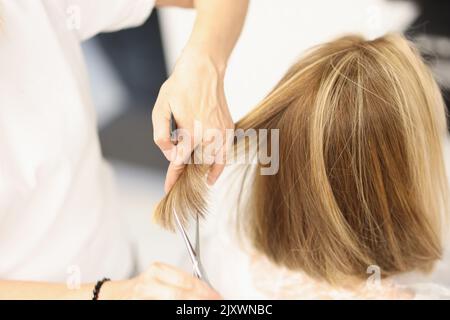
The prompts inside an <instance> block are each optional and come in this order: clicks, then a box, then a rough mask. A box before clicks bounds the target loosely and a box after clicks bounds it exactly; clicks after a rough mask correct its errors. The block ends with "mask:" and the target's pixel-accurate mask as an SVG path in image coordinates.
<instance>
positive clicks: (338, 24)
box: [161, 0, 416, 121]
mask: <svg viewBox="0 0 450 320" xmlns="http://www.w3.org/2000/svg"><path fill="white" fill-rule="evenodd" d="M415 15H416V10H415V8H414V7H413V6H412V5H411V4H409V3H405V2H401V1H400V2H393V1H385V0H251V5H250V10H249V14H248V19H247V22H246V25H245V28H244V31H243V33H242V36H241V39H240V41H239V43H238V45H237V47H236V49H235V51H234V53H233V55H232V58H231V60H230V63H229V68H228V73H227V77H226V94H227V98H228V103H229V105H230V110H231V114H232V116H233V118H234V120H235V121H236V120H237V119H239V118H240V117H241V116H243V115H244V114H245V113H246V112H247V111H249V110H250V109H251V108H252V107H253V106H255V105H256V104H257V103H258V102H259V101H260V100H261V99H262V98H264V96H265V95H266V94H267V93H268V91H269V90H270V89H271V88H272V87H273V86H274V85H275V83H276V82H277V81H278V80H279V79H280V78H281V76H282V75H283V73H284V72H285V71H286V70H287V68H288V67H289V66H290V65H291V64H292V63H293V62H294V61H295V60H296V58H298V57H299V55H300V54H301V53H302V52H303V51H304V50H305V49H308V48H310V47H311V46H313V45H315V44H318V43H321V42H324V41H326V40H329V39H332V38H333V37H336V36H338V35H341V34H343V33H349V32H353V33H361V34H363V35H365V36H367V37H369V38H373V37H376V36H379V35H382V34H383V33H385V32H387V31H401V30H402V29H403V28H405V27H406V26H407V25H408V23H409V22H411V21H412V20H413V19H414V17H415ZM194 19H195V13H194V12H192V10H183V9H173V8H170V9H162V10H161V28H162V32H163V43H164V47H165V51H166V58H167V62H168V68H169V70H171V69H172V68H173V66H174V64H175V61H176V58H177V56H178V55H179V53H180V52H181V50H182V48H183V46H184V44H185V43H186V41H187V38H188V36H189V33H190V31H191V29H192V25H193V21H194Z"/></svg>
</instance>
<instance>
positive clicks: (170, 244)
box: [83, 0, 450, 269]
mask: <svg viewBox="0 0 450 320" xmlns="http://www.w3.org/2000/svg"><path fill="white" fill-rule="evenodd" d="M449 18H450V2H449V1H430V0H428V1H426V0H415V1H414V0H411V1H408V0H340V1H334V0H314V1H313V0H276V1H275V0H252V1H251V4H250V9H249V14H248V18H247V22H246V25H245V27H244V31H243V33H242V36H241V38H240V40H239V42H238V44H237V47H236V49H235V50H234V53H233V55H232V57H231V60H230V62H229V68H228V71H227V76H226V83H225V90H226V95H227V99H228V103H229V106H230V110H231V114H232V116H233V119H234V120H235V121H236V120H238V119H239V118H240V117H241V116H243V115H244V114H245V113H246V112H248V111H249V110H250V109H251V108H252V107H253V106H254V105H256V104H257V103H258V102H259V101H260V100H261V99H262V98H263V97H264V96H265V95H266V94H267V93H268V92H269V90H270V89H271V88H272V87H273V86H274V85H275V83H276V82H277V81H278V80H279V79H280V78H281V76H282V75H283V73H284V72H285V71H286V70H287V68H288V67H289V66H290V65H291V64H292V63H293V62H294V61H295V60H296V59H297V58H298V57H299V56H300V55H301V53H302V52H303V51H304V50H305V49H308V48H310V47H311V46H313V45H316V44H319V43H322V42H324V41H327V40H330V39H332V38H334V37H337V36H339V35H342V34H345V33H360V34H363V35H365V36H366V37H368V38H375V37H377V36H380V35H383V34H384V33H386V32H389V31H401V32H406V33H407V35H408V36H409V37H410V38H411V39H413V40H414V41H416V42H417V43H418V44H419V45H420V47H421V50H422V51H423V54H424V56H425V57H426V58H427V60H428V61H429V63H430V65H431V66H432V68H433V70H434V71H435V74H436V77H437V78H438V80H439V81H440V83H441V84H442V87H443V91H444V94H445V95H446V102H447V105H449V100H448V97H449V93H448V92H449V90H450V24H449V23H448V21H449ZM194 19H195V12H194V11H192V10H184V9H173V8H168V9H162V10H154V11H153V13H152V15H151V16H150V17H149V19H148V20H147V22H146V23H145V24H144V25H143V26H141V27H139V28H135V29H130V30H124V31H120V32H116V33H111V34H101V35H99V36H97V37H96V38H94V39H92V40H90V41H88V42H86V43H84V45H83V47H84V51H85V54H86V60H87V64H88V69H89V72H90V78H91V87H92V93H93V96H94V102H95V105H96V108H97V113H98V128H99V132H100V140H101V145H102V150H103V154H104V155H105V157H106V158H107V159H108V161H109V162H110V163H111V164H112V165H113V167H114V169H115V172H116V177H117V182H118V186H119V191H120V196H119V199H118V200H119V205H120V210H121V212H122V213H123V217H124V219H125V221H126V223H127V227H128V231H129V235H130V237H131V238H132V240H133V243H134V245H135V248H136V253H137V259H138V268H139V269H143V268H145V267H147V266H148V265H149V263H151V262H152V261H154V260H161V261H164V262H168V263H172V264H176V265H180V263H181V260H182V257H184V252H185V248H184V243H183V242H182V241H181V239H180V238H179V237H178V236H177V235H174V234H170V233H168V232H166V231H163V230H162V229H160V228H159V227H157V226H155V225H153V224H152V223H151V213H152V210H153V208H154V206H155V204H156V203H157V202H158V200H159V199H160V198H161V197H162V196H163V184H164V175H165V170H166V167H167V163H166V161H165V159H164V158H163V156H162V155H161V154H160V152H159V150H158V149H157V148H156V146H155V145H154V144H153V139H152V125H151V110H152V107H153V104H154V102H155V100H156V97H157V94H158V91H159V87H160V86H161V84H162V83H163V82H164V81H165V79H166V78H167V76H168V75H169V74H170V71H171V70H172V68H173V66H174V64H175V62H176V59H177V57H178V55H179V53H180V52H181V50H182V48H183V47H184V44H185V43H186V41H187V38H188V36H189V33H190V30H191V28H192V25H193V22H194ZM161 243H164V246H161V245H160V244H161Z"/></svg>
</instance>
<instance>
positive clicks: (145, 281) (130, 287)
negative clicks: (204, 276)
mask: <svg viewBox="0 0 450 320" xmlns="http://www.w3.org/2000/svg"><path fill="white" fill-rule="evenodd" d="M100 299H107V300H116V299H120V300H122V299H127V300H129V299H132V300H214V299H222V298H221V296H220V295H219V294H218V293H217V292H215V291H214V290H213V289H211V288H210V287H209V286H208V285H207V284H206V283H204V282H203V281H200V280H198V279H197V278H194V277H193V276H191V275H189V274H187V273H185V272H183V271H181V270H179V269H177V268H175V267H171V266H169V265H166V264H162V263H154V264H152V265H151V266H150V268H149V269H148V270H147V271H145V272H144V273H142V274H140V275H139V276H137V277H135V278H133V279H130V280H124V281H116V282H114V281H113V282H105V283H104V284H103V287H102V289H101V291H100Z"/></svg>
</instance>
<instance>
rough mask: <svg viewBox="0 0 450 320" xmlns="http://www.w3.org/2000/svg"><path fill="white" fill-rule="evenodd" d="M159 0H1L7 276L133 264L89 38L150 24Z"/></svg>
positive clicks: (0, 239) (0, 159)
mask: <svg viewBox="0 0 450 320" xmlns="http://www.w3.org/2000/svg"><path fill="white" fill-rule="evenodd" d="M153 5H154V0H132V1H130V0H0V21H1V27H0V279H2V280H5V279H14V280H40V281H68V279H69V278H70V277H71V276H72V277H73V276H76V277H79V278H80V280H81V282H88V281H96V280H98V279H100V278H102V277H110V278H113V279H120V278H124V277H127V276H129V274H130V272H131V270H132V257H131V250H130V247H129V245H128V242H127V240H126V237H125V235H124V234H123V233H122V231H121V230H122V229H121V224H120V220H119V216H118V213H117V212H116V211H115V210H116V206H115V203H114V199H115V198H116V197H115V195H114V183H113V182H114V181H113V179H112V174H111V171H110V169H109V167H108V166H107V164H106V163H105V161H104V160H103V158H102V155H101V151H100V146H99V139H98V134H97V128H96V116H95V113H94V107H93V105H92V100H91V94H90V92H89V81H88V76H87V73H86V68H85V63H84V60H83V55H82V52H81V48H80V43H81V42H82V41H83V40H86V39H88V38H90V37H92V36H94V35H96V34H98V33H99V32H104V31H114V30H119V29H123V28H127V27H132V26H137V25H139V24H141V23H143V22H144V21H145V20H146V19H147V17H148V16H149V14H150V12H151V10H152V8H153Z"/></svg>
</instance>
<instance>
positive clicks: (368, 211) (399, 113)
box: [155, 35, 448, 282]
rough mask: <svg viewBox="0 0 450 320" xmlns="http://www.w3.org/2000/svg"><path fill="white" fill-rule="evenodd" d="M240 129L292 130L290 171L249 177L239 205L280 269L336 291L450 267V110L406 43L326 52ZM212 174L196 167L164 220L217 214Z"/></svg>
mask: <svg viewBox="0 0 450 320" xmlns="http://www.w3.org/2000/svg"><path fill="white" fill-rule="evenodd" d="M236 127H237V128H242V129H244V130H246V129H249V128H254V129H261V128H264V129H279V130H280V131H279V134H280V145H279V156H280V159H279V162H280V170H279V172H278V173H277V174H276V175H273V176H263V175H259V174H254V175H245V177H246V178H244V179H245V180H247V181H248V179H251V184H249V185H251V186H252V189H251V192H250V196H249V198H250V199H243V201H242V203H240V206H239V207H240V209H241V210H240V212H241V213H240V215H239V221H240V223H241V224H242V225H243V227H244V228H243V230H244V232H245V235H246V237H248V238H249V239H250V240H251V243H252V244H253V246H254V247H255V248H256V249H257V250H259V251H260V252H261V253H263V254H264V255H266V256H267V257H269V258H270V259H271V260H272V261H274V262H275V263H277V264H279V265H283V266H285V267H288V268H289V269H293V270H302V271H304V272H306V273H307V274H309V275H310V276H313V277H316V278H320V279H325V280H327V281H330V282H336V281H339V280H340V279H343V278H345V277H348V276H351V277H358V278H366V277H367V274H366V270H367V267H368V266H369V265H378V266H379V267H380V269H381V271H382V274H383V276H390V275H394V274H398V273H403V272H407V271H413V270H422V271H429V270H430V269H431V268H432V266H433V263H434V262H435V261H436V260H437V259H439V258H440V257H441V253H442V246H441V233H442V230H441V227H442V224H443V221H444V220H443V216H444V215H446V213H447V195H448V192H447V182H446V181H447V180H446V174H445V169H444V164H443V156H442V150H441V148H442V146H441V138H442V137H443V136H444V134H445V131H446V129H445V128H446V123H445V114H444V103H443V99H442V96H441V93H440V90H439V88H438V86H437V84H436V82H435V80H434V79H433V76H432V75H431V73H430V71H429V69H428V68H427V67H426V65H425V64H424V63H423V61H422V59H421V57H420V54H419V53H418V52H417V51H416V49H415V48H414V46H413V45H412V44H411V43H410V42H408V41H407V40H406V39H405V38H404V37H402V36H401V35H386V36H384V37H381V38H378V39H376V40H373V41H366V40H364V39H363V38H361V37H359V36H346V37H343V38H340V39H337V40H335V41H332V42H329V43H326V44H323V45H320V46H318V47H316V48H314V49H313V50H311V51H310V52H308V53H307V54H306V56H304V57H303V58H302V59H301V60H300V61H299V62H298V63H296V64H295V65H294V66H293V67H292V68H291V69H290V70H289V71H288V72H287V74H286V75H285V76H284V77H283V78H282V79H281V81H280V82H279V83H278V85H277V86H276V87H275V88H274V89H273V91H272V92H271V93H270V94H269V95H268V97H267V98H266V99H264V100H263V101H262V102H261V104H260V105H259V106H257V107H256V108H255V109H254V110H253V111H251V112H250V113H249V114H248V115H247V116H245V117H244V118H243V119H242V120H240V121H239V122H238V123H237V124H236ZM241 143H242V142H241V141H239V140H238V141H237V142H236V145H239V144H241ZM267 147H268V148H270V145H269V146H267ZM205 170H206V169H205V167H203V166H201V165H189V166H188V167H187V169H186V170H185V172H184V174H183V175H182V177H181V178H180V180H179V181H178V182H177V184H176V185H175V186H174V188H173V189H172V190H171V191H170V192H169V194H167V195H166V197H165V198H164V199H163V200H162V201H161V203H160V204H159V206H158V208H157V210H156V213H155V217H156V219H157V221H159V222H160V223H161V224H162V225H163V226H165V227H169V228H171V227H172V225H173V220H172V218H171V217H172V211H173V210H176V211H177V212H178V213H179V214H182V215H183V217H184V221H186V220H187V217H188V216H189V215H195V214H197V213H199V214H201V215H203V214H204V213H205V212H206V207H205V206H206V202H205V196H206V193H205V190H206V187H205V182H204V173H205ZM245 170H248V171H249V170H250V165H249V166H247V168H246V169H245ZM256 172H259V171H258V170H256ZM244 182H245V181H242V183H244Z"/></svg>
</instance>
